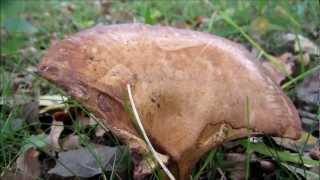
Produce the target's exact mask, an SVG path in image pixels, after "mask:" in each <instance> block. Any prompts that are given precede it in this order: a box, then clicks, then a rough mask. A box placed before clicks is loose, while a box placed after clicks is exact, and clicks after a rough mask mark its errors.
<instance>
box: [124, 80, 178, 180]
mask: <svg viewBox="0 0 320 180" xmlns="http://www.w3.org/2000/svg"><path fill="white" fill-rule="evenodd" d="M127 90H128V94H129V100H130V105H131V107H132V110H133V114H134V116H135V119H136V121H137V123H138V126H139V128H140V130H141V132H142V136H143V138H144V140H145V141H146V143H147V145H148V146H149V149H150V151H151V153H152V155H153V157H154V158H155V159H156V160H157V161H158V163H159V165H160V166H161V167H162V169H163V171H164V172H165V173H166V174H167V176H168V177H169V179H170V180H175V177H174V176H173V175H172V173H171V172H170V171H169V169H168V168H167V167H166V165H165V164H164V163H163V162H162V160H161V159H160V157H159V156H158V155H157V152H156V150H155V149H154V148H153V146H152V144H151V142H150V140H149V138H148V136H147V133H146V131H145V130H144V128H143V125H142V123H141V120H140V117H139V114H138V111H137V109H136V105H135V104H134V101H133V97H132V93H131V87H130V84H127Z"/></svg>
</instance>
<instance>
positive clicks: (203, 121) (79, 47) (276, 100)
mask: <svg viewBox="0 0 320 180" xmlns="http://www.w3.org/2000/svg"><path fill="white" fill-rule="evenodd" d="M38 68H39V71H40V73H41V75H42V76H44V77H45V78H46V79H48V80H50V81H52V82H54V83H56V84H57V85H58V86H61V87H63V88H64V89H65V90H66V92H67V93H68V94H70V95H71V96H73V97H74V98H75V99H76V100H78V101H79V102H80V103H81V104H82V105H84V106H85V107H86V108H88V109H90V110H91V111H92V112H93V113H95V115H96V116H98V117H100V118H102V119H104V121H103V123H105V125H106V126H108V127H109V128H110V129H111V131H112V132H113V133H114V134H115V135H117V136H118V137H119V138H120V139H122V141H123V142H125V143H127V144H128V145H129V147H130V148H131V149H134V150H135V151H138V152H139V153H144V152H146V151H147V150H146V146H145V145H144V143H143V141H142V140H141V139H140V138H139V135H138V133H137V131H136V130H135V128H134V126H133V125H132V121H131V120H130V118H129V115H128V113H127V112H126V110H125V109H126V106H127V103H128V95H127V90H126V84H131V86H132V87H133V97H134V99H135V101H136V105H137V107H138V111H139V113H140V116H141V119H142V121H143V125H144V127H145V129H146V131H147V134H148V136H149V137H150V139H151V140H152V143H153V145H154V146H155V147H156V149H157V151H159V152H161V153H164V154H167V155H169V156H170V158H171V162H174V163H176V164H177V167H178V170H179V178H180V179H184V178H186V177H187V176H188V173H189V172H190V170H191V168H192V166H193V165H194V164H195V163H196V162H197V160H198V159H199V158H200V157H201V156H202V155H203V154H204V153H206V152H207V151H208V150H209V149H211V148H213V147H215V146H217V145H220V144H221V143H223V142H225V141H228V140H232V139H237V138H241V137H245V136H247V135H248V130H247V129H250V133H251V134H269V135H273V136H280V137H287V138H298V137H299V135H300V129H301V127H300V120H299V116H298V114H297V111H296V109H295V107H294V106H293V104H292V102H290V100H289V98H288V97H287V96H286V95H285V94H284V93H283V92H282V91H281V89H280V88H279V87H278V86H277V85H276V84H275V83H274V82H273V81H272V80H271V79H270V77H268V76H267V75H266V74H265V73H264V70H263V69H262V68H261V66H260V65H259V64H258V63H257V62H256V60H255V59H253V58H252V57H251V56H250V54H249V53H248V51H247V50H246V49H244V48H243V47H242V46H240V45H239V44H237V43H233V42H231V41H229V40H227V39H224V38H221V37H217V36H213V35H210V34H207V33H201V32H195V31H191V30H182V29H175V28H171V27H162V26H148V25H142V24H123V25H111V26H97V27H94V28H91V29H88V30H85V31H82V32H79V33H77V34H75V35H72V36H70V37H67V38H66V39H64V40H62V41H61V42H58V43H55V44H53V45H51V47H50V48H49V50H48V52H47V54H46V55H45V56H44V58H43V60H42V62H41V64H40V65H39V67H38ZM247 110H248V112H249V114H248V113H246V112H247ZM246 117H247V118H246Z"/></svg>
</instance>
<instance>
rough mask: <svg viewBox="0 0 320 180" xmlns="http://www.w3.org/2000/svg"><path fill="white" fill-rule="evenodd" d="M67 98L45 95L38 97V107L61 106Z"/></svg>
mask: <svg viewBox="0 0 320 180" xmlns="http://www.w3.org/2000/svg"><path fill="white" fill-rule="evenodd" d="M67 100H68V98H67V97H64V96H61V95H45V96H40V97H39V105H40V106H53V105H58V104H62V103H64V102H65V101H67Z"/></svg>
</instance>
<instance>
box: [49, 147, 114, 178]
mask: <svg viewBox="0 0 320 180" xmlns="http://www.w3.org/2000/svg"><path fill="white" fill-rule="evenodd" d="M118 148H119V147H109V146H100V147H96V148H94V149H91V150H90V149H88V148H80V149H77V150H70V151H66V152H60V153H59V158H58V161H57V163H56V166H55V167H54V168H52V169H50V170H49V172H48V173H49V174H56V175H59V176H62V177H71V176H78V177H92V176H94V175H97V174H101V173H102V171H103V170H106V171H111V170H112V165H113V163H114V161H115V157H116V156H117V157H119V156H120V154H118V153H119V152H120V151H118Z"/></svg>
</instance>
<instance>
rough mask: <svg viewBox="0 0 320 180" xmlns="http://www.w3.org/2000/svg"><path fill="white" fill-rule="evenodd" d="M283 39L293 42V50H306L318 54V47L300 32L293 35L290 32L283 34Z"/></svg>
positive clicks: (319, 53)
mask: <svg viewBox="0 0 320 180" xmlns="http://www.w3.org/2000/svg"><path fill="white" fill-rule="evenodd" d="M284 40H286V41H288V42H292V41H293V42H294V50H295V52H300V51H302V52H306V53H308V54H311V55H318V56H319V55H320V48H319V46H317V45H316V44H315V43H314V42H312V41H311V40H310V39H308V38H306V37H305V36H302V35H300V34H298V35H295V34H292V33H288V34H285V35H284Z"/></svg>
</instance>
